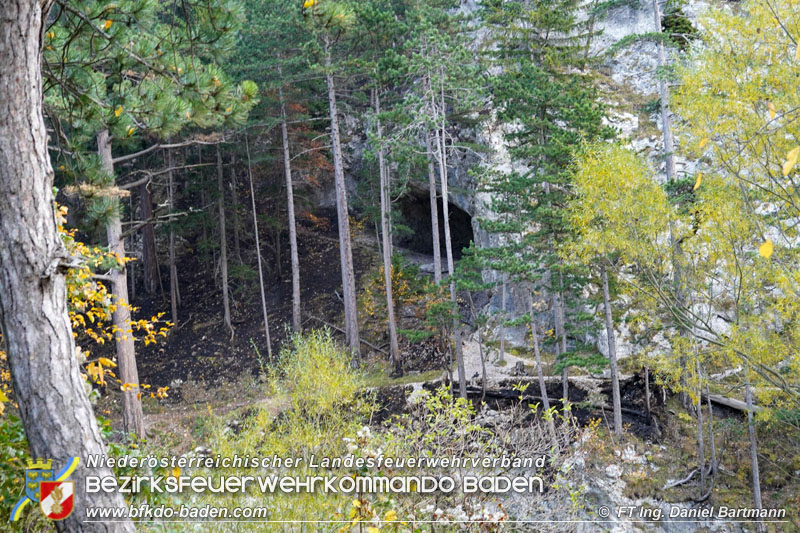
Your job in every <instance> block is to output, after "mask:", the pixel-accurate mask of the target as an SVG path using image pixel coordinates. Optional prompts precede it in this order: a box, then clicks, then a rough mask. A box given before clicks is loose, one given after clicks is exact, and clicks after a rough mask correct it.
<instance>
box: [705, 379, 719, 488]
mask: <svg viewBox="0 0 800 533" xmlns="http://www.w3.org/2000/svg"><path fill="white" fill-rule="evenodd" d="M706 403H707V404H708V444H709V446H710V447H711V476H712V478H713V479H716V477H717V446H716V444H715V442H714V408H713V407H712V406H711V395H710V394H709V390H708V382H706Z"/></svg>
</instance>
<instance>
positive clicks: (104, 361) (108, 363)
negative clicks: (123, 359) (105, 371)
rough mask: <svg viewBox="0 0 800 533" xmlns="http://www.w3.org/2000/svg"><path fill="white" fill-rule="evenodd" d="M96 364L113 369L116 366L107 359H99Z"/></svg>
mask: <svg viewBox="0 0 800 533" xmlns="http://www.w3.org/2000/svg"><path fill="white" fill-rule="evenodd" d="M97 362H98V363H100V364H101V365H103V366H108V367H111V368H114V367H115V366H117V363H115V362H114V361H112V360H111V359H109V358H108V357H101V358H100V359H98V360H97Z"/></svg>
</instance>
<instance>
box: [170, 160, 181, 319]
mask: <svg viewBox="0 0 800 533" xmlns="http://www.w3.org/2000/svg"><path fill="white" fill-rule="evenodd" d="M166 152H167V153H166V155H167V168H168V169H169V172H167V179H168V182H167V206H168V207H169V214H170V215H171V214H172V210H173V209H174V208H175V198H174V195H175V185H174V182H173V174H172V169H173V167H174V166H175V164H174V160H173V157H172V150H170V149H169V148H167V150H166ZM180 300H181V293H180V288H179V287H178V266H177V264H176V260H175V228H173V227H172V224H170V228H169V303H170V310H171V311H172V323H173V325H174V327H176V328H177V327H178V305H179V304H180Z"/></svg>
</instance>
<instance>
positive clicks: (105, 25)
mask: <svg viewBox="0 0 800 533" xmlns="http://www.w3.org/2000/svg"><path fill="white" fill-rule="evenodd" d="M112 24H114V21H113V20H111V19H106V21H105V23H103V29H106V30H107V29H108V28H110V27H111V25H112Z"/></svg>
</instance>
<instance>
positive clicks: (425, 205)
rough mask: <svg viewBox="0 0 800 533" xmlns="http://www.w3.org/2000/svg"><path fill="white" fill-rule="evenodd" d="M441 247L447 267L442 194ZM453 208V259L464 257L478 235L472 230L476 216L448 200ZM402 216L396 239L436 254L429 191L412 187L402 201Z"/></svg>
mask: <svg viewBox="0 0 800 533" xmlns="http://www.w3.org/2000/svg"><path fill="white" fill-rule="evenodd" d="M438 201H439V207H438V209H439V249H440V250H441V251H442V265H443V268H444V269H445V270H446V269H447V259H446V257H447V256H446V255H445V254H446V248H445V242H444V217H443V215H442V211H443V206H442V198H439V200H438ZM447 205H448V208H449V210H450V238H451V239H452V241H453V259H454V260H456V261H458V260H459V259H461V253H462V250H463V249H464V248H466V247H468V246H469V243H470V242H472V241H473V240H474V238H475V236H474V234H473V232H472V217H471V216H470V215H469V213H467V212H466V211H464V210H463V209H461V208H460V207H458V206H457V205H455V204H454V203H452V202H448V203H447ZM398 208H399V212H400V214H401V216H402V219H401V220H400V221H399V222H400V224H402V225H403V226H405V227H404V228H398V229H399V230H400V231H398V235H397V236H396V237H395V239H396V240H395V242H396V243H397V245H398V246H400V247H402V248H406V249H408V250H411V251H414V252H417V253H420V254H425V255H428V256H431V257H433V227H432V225H431V201H430V196H429V195H428V193H427V191H426V192H424V193H423V192H420V191H411V192H409V193H408V194H406V196H404V197H403V198H402V199H401V200H400V202H399V205H398Z"/></svg>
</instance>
